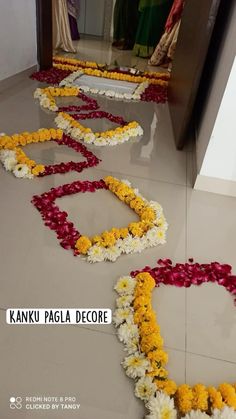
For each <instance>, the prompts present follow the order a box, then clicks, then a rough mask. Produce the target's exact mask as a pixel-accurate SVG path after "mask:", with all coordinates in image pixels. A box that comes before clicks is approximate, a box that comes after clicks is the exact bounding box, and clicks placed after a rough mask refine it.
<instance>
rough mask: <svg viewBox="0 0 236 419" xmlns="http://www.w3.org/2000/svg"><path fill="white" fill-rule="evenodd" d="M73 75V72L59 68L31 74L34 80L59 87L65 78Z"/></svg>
mask: <svg viewBox="0 0 236 419" xmlns="http://www.w3.org/2000/svg"><path fill="white" fill-rule="evenodd" d="M69 74H71V70H60V69H59V68H50V69H49V70H40V71H35V72H34V73H32V74H31V76H30V78H31V79H32V80H37V81H39V82H40V83H47V84H53V85H58V84H59V83H60V82H61V81H62V80H63V79H64V78H65V77H67V76H69Z"/></svg>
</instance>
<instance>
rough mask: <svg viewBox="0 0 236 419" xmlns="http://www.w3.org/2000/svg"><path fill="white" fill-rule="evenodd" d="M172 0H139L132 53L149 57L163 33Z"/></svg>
mask: <svg viewBox="0 0 236 419" xmlns="http://www.w3.org/2000/svg"><path fill="white" fill-rule="evenodd" d="M172 3H173V0H140V1H139V14H140V15H139V23H138V29H137V33H136V39H135V45H134V53H135V55H137V56H139V57H143V58H149V57H150V56H151V55H152V54H153V52H154V49H155V47H156V45H157V43H158V42H159V40H160V38H161V35H162V33H163V30H164V27H165V23H166V19H167V16H168V14H169V12H170V9H171V6H172Z"/></svg>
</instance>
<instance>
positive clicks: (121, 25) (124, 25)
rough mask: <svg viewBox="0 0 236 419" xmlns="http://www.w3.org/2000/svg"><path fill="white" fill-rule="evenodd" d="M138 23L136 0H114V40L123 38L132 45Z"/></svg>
mask: <svg viewBox="0 0 236 419" xmlns="http://www.w3.org/2000/svg"><path fill="white" fill-rule="evenodd" d="M137 25H138V0H116V3H115V8H114V34H113V37H114V39H115V40H116V41H120V40H125V41H127V42H130V44H132V47H133V45H134V41H135V35H136V30H137Z"/></svg>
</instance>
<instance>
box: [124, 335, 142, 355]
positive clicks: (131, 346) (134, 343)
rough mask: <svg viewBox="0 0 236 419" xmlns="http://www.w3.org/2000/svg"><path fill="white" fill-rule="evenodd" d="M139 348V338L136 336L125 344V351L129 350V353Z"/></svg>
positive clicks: (133, 352)
mask: <svg viewBox="0 0 236 419" xmlns="http://www.w3.org/2000/svg"><path fill="white" fill-rule="evenodd" d="M138 349H139V338H137V337H135V338H132V339H130V341H129V342H126V344H125V346H124V350H125V352H127V354H128V355H132V354H135V352H137V351H138Z"/></svg>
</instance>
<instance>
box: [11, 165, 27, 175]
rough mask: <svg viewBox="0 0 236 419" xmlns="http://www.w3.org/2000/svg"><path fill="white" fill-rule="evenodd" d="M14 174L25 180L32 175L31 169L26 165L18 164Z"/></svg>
mask: <svg viewBox="0 0 236 419" xmlns="http://www.w3.org/2000/svg"><path fill="white" fill-rule="evenodd" d="M13 173H14V175H15V176H16V177H18V178H25V177H28V175H29V174H30V169H29V167H28V166H27V165H26V164H17V165H16V166H15V168H14V170H13Z"/></svg>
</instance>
